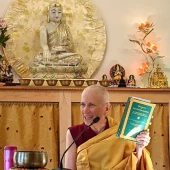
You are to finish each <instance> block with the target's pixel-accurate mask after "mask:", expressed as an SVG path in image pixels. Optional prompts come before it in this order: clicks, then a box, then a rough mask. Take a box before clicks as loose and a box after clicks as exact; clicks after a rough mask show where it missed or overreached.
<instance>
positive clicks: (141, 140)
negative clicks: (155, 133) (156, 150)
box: [136, 131, 151, 152]
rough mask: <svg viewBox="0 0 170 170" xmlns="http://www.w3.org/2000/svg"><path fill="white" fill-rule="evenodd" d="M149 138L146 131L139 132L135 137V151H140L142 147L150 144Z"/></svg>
mask: <svg viewBox="0 0 170 170" xmlns="http://www.w3.org/2000/svg"><path fill="white" fill-rule="evenodd" d="M150 139H151V138H150V136H149V132H148V131H143V132H140V133H139V134H138V135H137V137H136V141H137V144H136V151H137V152H138V151H140V150H143V148H144V147H146V146H147V145H148V144H149V142H150Z"/></svg>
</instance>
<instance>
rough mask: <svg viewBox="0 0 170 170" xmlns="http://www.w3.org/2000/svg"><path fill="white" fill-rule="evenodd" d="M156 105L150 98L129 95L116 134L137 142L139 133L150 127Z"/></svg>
mask: <svg viewBox="0 0 170 170" xmlns="http://www.w3.org/2000/svg"><path fill="white" fill-rule="evenodd" d="M155 107H156V104H153V103H151V101H150V100H146V99H142V98H138V97H129V98H128V100H127V103H126V106H125V109H124V113H123V116H122V118H121V121H120V124H119V128H118V131H117V133H116V136H117V137H118V138H123V139H127V140H130V141H133V142H136V139H135V138H136V137H137V135H138V134H139V133H140V132H142V131H144V130H147V129H148V127H149V125H150V122H151V119H152V116H153V112H154V109H155Z"/></svg>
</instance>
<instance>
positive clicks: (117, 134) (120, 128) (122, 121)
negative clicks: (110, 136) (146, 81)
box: [116, 97, 131, 138]
mask: <svg viewBox="0 0 170 170" xmlns="http://www.w3.org/2000/svg"><path fill="white" fill-rule="evenodd" d="M130 100H131V97H128V100H127V103H126V106H125V109H124V112H123V115H122V118H121V122H120V124H119V128H118V131H117V133H116V136H117V137H118V138H119V137H120V134H121V132H122V128H123V124H124V121H125V118H126V114H127V110H128V107H129V103H130Z"/></svg>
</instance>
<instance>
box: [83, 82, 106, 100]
mask: <svg viewBox="0 0 170 170" xmlns="http://www.w3.org/2000/svg"><path fill="white" fill-rule="evenodd" d="M85 93H89V94H94V95H96V96H98V97H99V99H100V100H102V101H103V102H104V103H109V93H108V91H107V89H106V88H105V87H103V86H100V85H91V86H88V87H87V88H85V89H84V90H83V93H82V96H83V95H84V94H85Z"/></svg>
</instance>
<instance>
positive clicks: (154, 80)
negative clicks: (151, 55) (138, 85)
mask: <svg viewBox="0 0 170 170" xmlns="http://www.w3.org/2000/svg"><path fill="white" fill-rule="evenodd" d="M149 87H152V88H168V78H167V77H166V75H164V72H163V71H162V70H161V67H160V66H159V64H158V65H157V67H156V69H155V71H154V72H153V75H152V76H151V77H150V80H149Z"/></svg>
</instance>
